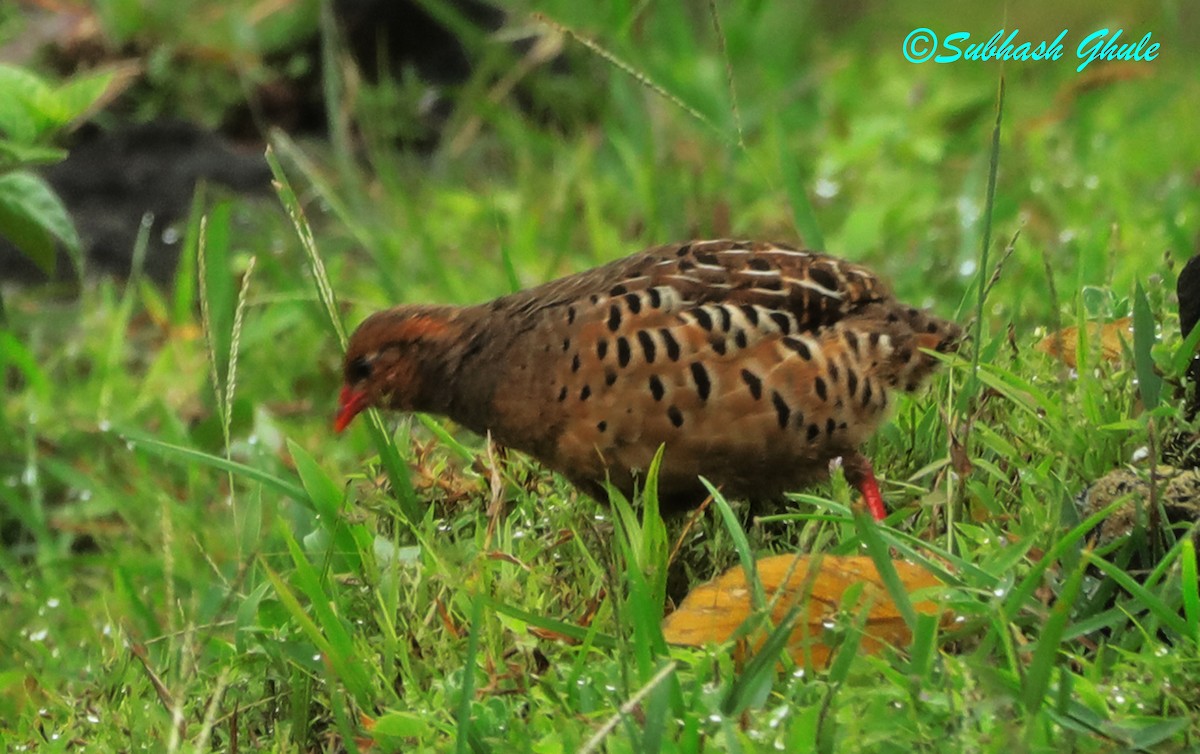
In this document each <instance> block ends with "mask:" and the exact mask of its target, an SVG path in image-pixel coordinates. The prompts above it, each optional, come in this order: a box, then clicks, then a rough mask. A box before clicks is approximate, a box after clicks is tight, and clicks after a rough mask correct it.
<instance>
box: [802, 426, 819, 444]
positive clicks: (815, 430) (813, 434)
mask: <svg viewBox="0 0 1200 754" xmlns="http://www.w3.org/2000/svg"><path fill="white" fill-rule="evenodd" d="M820 434H821V428H820V427H818V426H817V425H816V424H809V425H808V431H807V432H806V433H805V435H806V437H808V441H809V442H812V441H813V440H815V439H817V437H818V436H820Z"/></svg>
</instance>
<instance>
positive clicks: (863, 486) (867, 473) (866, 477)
mask: <svg viewBox="0 0 1200 754" xmlns="http://www.w3.org/2000/svg"><path fill="white" fill-rule="evenodd" d="M858 489H859V491H860V492H862V496H863V500H865V501H866V503H867V509H868V510H870V511H871V515H872V516H873V517H874V518H875V520H876V521H882V520H883V519H885V518H887V509H886V508H884V507H883V495H881V494H880V493H879V482H877V481H875V470H874V469H872V468H871V462H870V461H867V463H866V468H864V469H863V475H862V479H859V480H858Z"/></svg>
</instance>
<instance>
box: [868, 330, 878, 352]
mask: <svg viewBox="0 0 1200 754" xmlns="http://www.w3.org/2000/svg"><path fill="white" fill-rule="evenodd" d="M880 337H881V336H880V334H879V333H878V332H872V333H871V334H870V335H868V336H867V342H868V343H870V344H871V348H877V347H878V346H879V338H880Z"/></svg>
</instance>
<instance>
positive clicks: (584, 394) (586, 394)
mask: <svg viewBox="0 0 1200 754" xmlns="http://www.w3.org/2000/svg"><path fill="white" fill-rule="evenodd" d="M591 397H592V386H591V385H584V386H583V389H582V390H580V391H579V400H581V401H586V400H587V399H588V398H591Z"/></svg>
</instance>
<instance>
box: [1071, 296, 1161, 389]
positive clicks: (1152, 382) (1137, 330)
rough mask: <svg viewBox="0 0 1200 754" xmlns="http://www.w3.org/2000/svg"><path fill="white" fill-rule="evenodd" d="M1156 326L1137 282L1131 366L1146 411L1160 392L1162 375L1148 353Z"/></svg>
mask: <svg viewBox="0 0 1200 754" xmlns="http://www.w3.org/2000/svg"><path fill="white" fill-rule="evenodd" d="M1156 326H1157V325H1156V323H1155V321H1154V314H1153V313H1151V311H1150V301H1149V300H1148V299H1147V298H1146V291H1144V290H1142V284H1141V283H1140V282H1139V283H1138V284H1137V287H1136V288H1135V289H1134V293H1133V368H1134V371H1136V372H1137V378H1138V390H1139V391H1141V394H1142V403H1143V404H1144V405H1145V406H1146V410H1147V411H1153V410H1154V409H1155V408H1157V407H1158V399H1159V394H1160V393H1161V392H1162V377H1160V376H1159V375H1158V373H1157V372H1156V371H1155V370H1154V357H1153V356H1152V355H1151V354H1150V349H1151V348H1153V347H1154V342H1155V340H1157V336H1156V335H1155V332H1154V330H1155V327H1156ZM1081 329H1082V328H1081Z"/></svg>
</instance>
